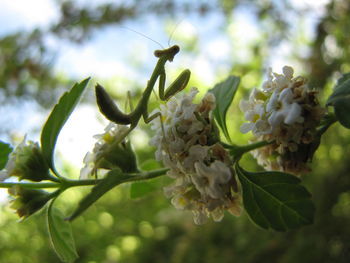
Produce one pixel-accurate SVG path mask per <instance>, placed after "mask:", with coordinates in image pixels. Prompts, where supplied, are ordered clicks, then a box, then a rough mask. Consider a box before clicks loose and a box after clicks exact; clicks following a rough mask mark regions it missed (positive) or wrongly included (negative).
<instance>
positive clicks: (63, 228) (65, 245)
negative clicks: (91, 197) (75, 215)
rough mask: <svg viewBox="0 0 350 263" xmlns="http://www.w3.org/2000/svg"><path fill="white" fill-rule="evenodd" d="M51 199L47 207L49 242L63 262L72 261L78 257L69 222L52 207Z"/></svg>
mask: <svg viewBox="0 0 350 263" xmlns="http://www.w3.org/2000/svg"><path fill="white" fill-rule="evenodd" d="M53 203H54V202H53V201H52V202H51V203H50V205H49V207H48V209H47V226H48V230H49V236H50V240H51V244H52V246H53V248H54V250H55V252H56V254H57V255H58V256H59V258H60V259H61V260H62V261H63V262H74V261H75V260H76V259H77V258H78V253H77V251H76V248H75V243H74V239H73V233H72V229H71V225H70V223H69V222H67V221H66V220H64V216H63V214H62V213H61V211H60V210H58V209H57V208H55V207H53Z"/></svg>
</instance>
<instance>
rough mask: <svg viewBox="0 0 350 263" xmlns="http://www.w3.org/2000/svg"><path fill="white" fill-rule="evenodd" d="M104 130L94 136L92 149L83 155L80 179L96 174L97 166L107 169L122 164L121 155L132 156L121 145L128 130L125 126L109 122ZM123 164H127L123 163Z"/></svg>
mask: <svg viewBox="0 0 350 263" xmlns="http://www.w3.org/2000/svg"><path fill="white" fill-rule="evenodd" d="M104 130H105V132H104V133H103V134H98V135H95V136H94V138H96V139H97V142H96V143H95V146H94V149H93V151H92V152H88V153H87V154H86V155H85V157H84V160H83V162H84V164H85V166H84V167H83V168H82V169H81V170H80V177H79V178H80V179H87V178H89V177H90V176H92V175H95V176H96V175H97V174H96V172H97V169H98V168H102V169H107V170H108V169H112V168H115V167H120V166H123V164H122V163H121V162H123V161H122V160H121V161H119V159H121V156H122V155H124V156H127V155H130V156H131V157H132V154H133V153H132V152H130V151H129V149H127V148H126V147H124V146H125V145H123V142H124V141H123V140H124V138H125V135H126V134H127V133H128V130H129V128H128V127H127V126H124V125H117V124H114V123H112V122H111V123H109V124H108V125H107V127H106V128H105V129H104ZM131 161H133V160H131ZM124 165H128V164H127V163H124ZM131 165H132V164H131Z"/></svg>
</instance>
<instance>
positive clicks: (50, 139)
mask: <svg viewBox="0 0 350 263" xmlns="http://www.w3.org/2000/svg"><path fill="white" fill-rule="evenodd" d="M89 79H90V78H87V79H85V80H83V81H82V82H80V83H76V84H75V85H74V86H73V88H72V89H71V90H70V91H69V92H66V93H64V94H63V96H62V97H61V98H60V100H59V102H58V103H57V104H56V105H55V107H54V108H53V110H52V112H51V114H50V116H49V118H48V119H47V121H46V123H45V125H44V127H43V130H42V132H41V138H40V140H41V148H42V152H43V155H44V157H45V160H46V161H47V164H48V165H49V167H50V168H51V169H52V170H55V167H54V163H53V152H54V149H55V145H56V141H57V137H58V134H59V133H60V131H61V129H62V127H63V125H64V124H65V122H66V121H67V120H68V117H69V116H70V114H71V113H72V111H73V110H74V108H75V106H76V105H77V103H78V101H79V98H80V96H81V94H82V93H83V91H84V89H85V87H86V85H87V83H88V82H89Z"/></svg>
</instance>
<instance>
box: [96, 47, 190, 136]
mask: <svg viewBox="0 0 350 263" xmlns="http://www.w3.org/2000/svg"><path fill="white" fill-rule="evenodd" d="M179 51H180V47H179V46H178V45H174V46H172V47H170V48H167V49H163V50H156V51H154V56H155V57H157V58H158V62H157V64H156V66H155V68H154V70H153V72H152V75H151V78H150V79H149V81H148V82H147V86H146V88H145V90H144V92H143V94H142V97H141V99H140V100H139V102H138V104H137V105H136V108H135V109H134V110H132V111H131V112H130V113H128V114H125V113H123V112H122V111H121V110H120V109H119V108H118V106H117V105H116V104H115V103H114V102H113V100H112V98H111V97H110V96H109V95H108V93H107V92H106V91H105V89H104V88H103V87H102V86H101V85H99V84H97V85H96V88H95V92H96V99H97V104H98V107H99V109H100V111H101V113H102V114H103V115H104V116H105V117H106V118H107V119H108V120H110V121H112V122H115V123H117V124H122V125H130V127H129V129H128V130H127V132H126V133H125V134H123V135H122V136H121V137H122V139H124V138H125V137H126V136H127V135H128V134H129V133H130V132H131V131H132V130H133V129H134V128H135V127H136V126H137V124H138V122H139V121H140V119H141V118H142V117H143V119H144V121H145V123H149V122H151V121H152V120H153V119H155V118H157V117H161V114H160V112H157V113H155V114H153V115H151V116H149V114H148V101H149V98H150V96H151V93H152V91H153V88H154V86H155V84H156V81H157V79H158V78H159V87H158V89H159V91H158V92H159V98H160V99H161V100H162V101H166V100H168V99H169V98H170V97H172V96H174V95H175V94H176V93H177V92H179V91H181V90H183V89H184V88H185V87H186V86H187V84H188V81H189V79H190V76H191V71H190V70H189V69H185V70H184V71H182V72H181V73H180V75H179V76H178V77H177V78H176V79H175V81H174V82H173V83H172V84H171V85H170V86H169V87H168V88H167V89H166V90H165V80H166V74H165V63H166V62H167V61H169V62H172V61H173V59H174V57H175V55H176V54H177V53H178V52H179Z"/></svg>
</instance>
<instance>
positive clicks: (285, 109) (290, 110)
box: [266, 88, 304, 131]
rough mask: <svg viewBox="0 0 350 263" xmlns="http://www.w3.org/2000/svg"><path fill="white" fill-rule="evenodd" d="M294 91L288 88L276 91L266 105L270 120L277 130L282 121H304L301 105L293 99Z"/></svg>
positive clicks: (290, 123)
mask: <svg viewBox="0 0 350 263" xmlns="http://www.w3.org/2000/svg"><path fill="white" fill-rule="evenodd" d="M293 96H294V95H293V91H292V89H291V88H286V89H284V90H282V91H281V92H278V91H274V92H273V94H272V96H271V97H270V100H269V101H268V103H267V105H266V111H267V113H268V114H269V115H270V116H269V118H268V122H269V124H270V125H271V127H272V131H275V130H276V129H277V128H278V127H279V126H280V125H281V123H285V124H288V125H292V124H294V123H296V122H298V123H302V122H303V121H304V118H303V117H302V116H301V114H302V108H301V106H300V105H299V104H298V103H297V102H294V101H293Z"/></svg>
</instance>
